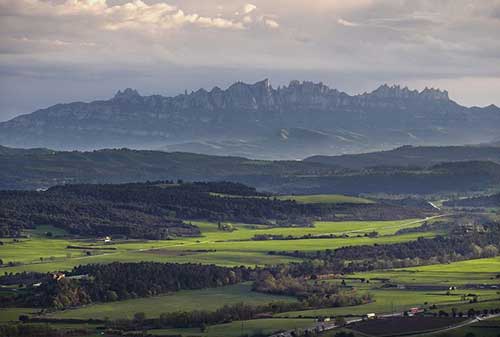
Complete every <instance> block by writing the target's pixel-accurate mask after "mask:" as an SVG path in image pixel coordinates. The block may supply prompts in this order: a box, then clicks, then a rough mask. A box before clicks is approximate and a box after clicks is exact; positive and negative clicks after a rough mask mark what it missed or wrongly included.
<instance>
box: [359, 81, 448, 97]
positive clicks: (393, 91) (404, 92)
mask: <svg viewBox="0 0 500 337" xmlns="http://www.w3.org/2000/svg"><path fill="white" fill-rule="evenodd" d="M363 96H372V97H377V98H424V99H433V100H449V97H448V91H446V90H443V91H441V90H439V89H434V88H430V89H429V88H425V89H424V90H422V91H421V92H418V90H410V89H408V87H404V88H402V87H401V86H400V85H392V86H389V85H387V84H384V85H381V86H380V87H378V88H377V89H375V90H374V91H372V92H371V93H370V94H363Z"/></svg>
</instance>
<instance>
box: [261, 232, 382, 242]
mask: <svg viewBox="0 0 500 337" xmlns="http://www.w3.org/2000/svg"><path fill="white" fill-rule="evenodd" d="M378 235H379V233H378V232H376V231H372V232H369V233H365V234H363V235H361V234H358V235H356V236H357V237H362V236H366V237H370V238H374V237H377V236H378ZM348 237H349V235H348V234H342V235H335V234H333V233H330V234H319V235H313V234H305V235H301V236H293V235H283V234H255V235H254V236H253V237H252V240H254V241H267V240H304V239H340V238H348Z"/></svg>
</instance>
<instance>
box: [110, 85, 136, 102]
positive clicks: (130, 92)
mask: <svg viewBox="0 0 500 337" xmlns="http://www.w3.org/2000/svg"><path fill="white" fill-rule="evenodd" d="M141 97H142V96H141V95H140V94H139V92H138V91H137V90H135V89H131V88H127V89H125V90H123V91H121V90H118V92H117V93H116V94H115V97H114V99H115V100H116V99H118V100H134V99H137V98H141Z"/></svg>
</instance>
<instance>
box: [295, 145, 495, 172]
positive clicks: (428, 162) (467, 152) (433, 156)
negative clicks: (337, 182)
mask: <svg viewBox="0 0 500 337" xmlns="http://www.w3.org/2000/svg"><path fill="white" fill-rule="evenodd" d="M304 161H306V162H314V163H320V164H325V165H334V166H338V167H344V168H350V169H361V168H366V167H376V166H398V167H409V166H418V167H429V166H433V165H436V164H438V163H442V162H463V161H492V162H496V163H499V164H500V147H495V146H472V145H471V146H442V147H440V146H402V147H399V148H396V149H393V150H388V151H380V152H371V153H360V154H346V155H340V156H312V157H309V158H306V159H304Z"/></svg>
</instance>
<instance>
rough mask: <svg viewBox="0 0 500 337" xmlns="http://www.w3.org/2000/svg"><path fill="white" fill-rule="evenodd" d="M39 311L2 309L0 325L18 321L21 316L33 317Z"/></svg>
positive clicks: (0, 309) (0, 310)
mask: <svg viewBox="0 0 500 337" xmlns="http://www.w3.org/2000/svg"><path fill="white" fill-rule="evenodd" d="M38 311H39V309H36V308H0V323H4V322H9V321H17V320H18V318H19V316H20V315H33V314H36V313H37V312H38Z"/></svg>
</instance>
